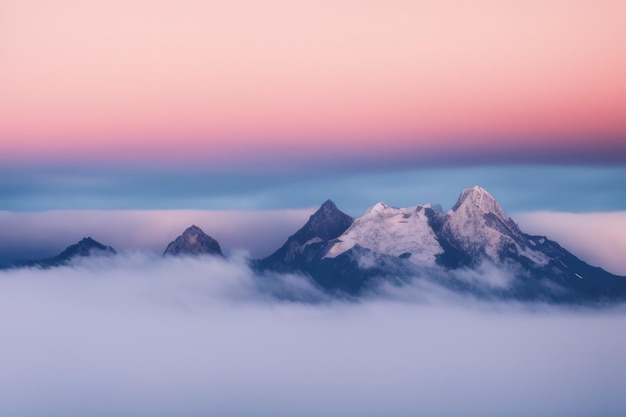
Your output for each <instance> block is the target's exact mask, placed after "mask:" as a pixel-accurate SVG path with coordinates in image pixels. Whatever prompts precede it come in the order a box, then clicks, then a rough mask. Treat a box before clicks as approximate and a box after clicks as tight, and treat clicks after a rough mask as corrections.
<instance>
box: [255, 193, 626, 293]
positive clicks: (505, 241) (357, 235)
mask: <svg viewBox="0 0 626 417" xmlns="http://www.w3.org/2000/svg"><path fill="white" fill-rule="evenodd" d="M327 203H328V202H327ZM327 203H325V204H327ZM322 207H324V206H322ZM320 211H322V208H320V210H319V211H318V212H317V213H316V214H314V215H313V216H312V218H313V217H314V216H316V215H317V214H318V213H320ZM332 211H333V212H339V210H338V209H337V208H336V207H334V205H333V206H332ZM330 219H331V220H335V217H334V216H331V217H330ZM316 220H317V227H318V228H323V226H322V225H321V223H323V222H324V221H325V220H326V218H325V217H324V216H321V215H320V216H318V217H317V218H316ZM309 222H310V221H309ZM342 226H345V224H343V225H342ZM327 227H328V228H331V229H332V230H333V231H334V232H335V233H333V234H332V236H319V235H315V234H314V233H310V226H309V223H307V225H305V227H303V228H302V229H300V230H299V231H298V232H297V233H296V234H295V235H293V236H292V237H290V238H289V240H287V242H286V243H285V245H283V246H282V247H281V249H279V250H278V251H277V252H276V253H274V254H273V255H271V256H270V257H269V258H266V259H264V260H262V261H260V262H259V265H261V266H262V267H263V268H262V269H265V270H267V269H270V270H278V271H286V270H291V271H299V272H301V273H304V274H306V275H309V276H310V277H311V278H312V279H313V280H314V281H315V282H316V283H317V284H318V285H319V286H320V287H322V288H324V289H326V290H328V291H331V292H338V293H343V294H347V295H351V296H355V295H359V294H361V293H363V292H364V291H368V290H370V289H372V288H373V287H375V286H376V285H377V284H379V283H380V282H381V281H391V282H393V283H398V284H402V283H405V282H408V281H410V280H412V279H415V277H422V278H423V279H426V280H429V281H432V282H434V283H436V284H438V285H443V286H445V287H447V288H449V289H452V290H454V291H460V292H469V293H472V294H475V295H477V296H480V297H488V298H489V297H498V298H514V299H520V300H545V301H557V302H578V301H588V300H594V301H604V300H612V299H616V298H626V278H624V277H618V276H616V275H613V274H610V273H608V272H606V271H604V270H602V269H601V268H597V267H593V266H590V265H588V264H586V263H585V262H583V261H582V260H580V259H578V258H577V257H576V256H574V255H573V254H571V253H570V252H568V251H567V250H565V249H564V248H562V247H561V246H560V245H559V244H558V243H556V242H554V241H551V240H549V239H547V238H546V237H545V236H531V235H527V234H525V233H523V232H522V231H521V230H520V229H519V227H518V226H517V224H516V223H515V222H514V221H513V220H512V219H511V218H510V217H509V216H508V215H507V214H506V213H505V212H504V210H503V209H502V207H501V206H500V204H499V203H498V202H497V201H496V199H495V198H494V197H493V196H492V195H491V194H489V192H487V191H486V190H485V189H483V188H481V187H479V186H476V187H473V188H468V189H465V190H463V191H462V192H461V194H460V196H459V198H458V200H457V202H456V204H454V206H453V207H452V208H451V209H450V210H449V211H448V212H447V213H444V212H443V211H442V210H441V207H440V206H438V205H432V204H424V205H417V206H413V207H409V208H394V207H390V206H388V205H386V204H384V203H377V204H375V205H374V206H372V207H371V208H369V209H368V210H367V211H366V212H365V213H364V214H363V216H361V217H359V218H357V219H355V220H354V221H352V222H351V223H350V224H349V227H346V228H345V230H344V231H343V232H340V228H338V227H335V223H330V224H328V225H327ZM337 232H339V233H337ZM296 236H299V237H301V238H300V239H297V238H296ZM305 238H306V239H308V240H305Z"/></svg>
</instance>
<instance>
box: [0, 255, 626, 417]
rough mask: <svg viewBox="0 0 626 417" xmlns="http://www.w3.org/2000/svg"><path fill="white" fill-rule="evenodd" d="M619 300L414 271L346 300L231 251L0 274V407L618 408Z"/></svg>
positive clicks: (622, 321)
mask: <svg viewBox="0 0 626 417" xmlns="http://www.w3.org/2000/svg"><path fill="white" fill-rule="evenodd" d="M625 311H626V310H625V309H624V308H623V307H621V306H618V307H613V308H611V309H602V310H595V309H586V308H566V307H554V306H549V305H544V304H520V303H514V302H511V303H498V302H480V301H477V300H475V299H472V298H468V297H463V296H460V295H453V294H449V293H447V292H446V291H444V290H442V289H441V288H438V287H436V286H434V285H432V284H428V285H427V284H425V283H423V282H421V281H419V280H417V281H416V282H414V283H413V284H412V285H408V286H405V287H395V286H387V287H383V288H380V289H379V291H377V292H375V293H372V294H370V295H369V296H367V297H365V298H364V299H363V300H360V301H342V300H337V299H333V298H329V297H327V296H326V295H324V294H323V293H322V292H320V291H318V290H317V289H316V288H315V287H314V286H313V285H312V284H311V282H310V281H309V280H308V279H307V278H306V277H302V276H297V275H270V276H255V274H254V273H253V272H252V271H251V270H250V269H249V268H248V267H247V266H246V263H245V259H243V258H242V257H234V258H233V259H231V260H220V259H217V258H197V259H185V258H168V259H163V258H160V257H156V256H154V255H151V254H149V253H126V254H122V255H120V256H117V257H112V258H95V259H82V260H80V261H79V262H78V263H76V264H74V265H72V266H68V267H61V268H53V269H48V270H40V269H27V268H25V269H17V270H9V271H0V315H1V317H2V320H0V333H1V334H2V343H0V369H1V370H2V372H0V414H1V415H12V416H68V415H98V416H139V415H142V416H143V415H151V416H171V415H177V416H198V415H202V416H224V415H228V416H278V417H280V416H293V415H298V416H342V417H343V416H380V415H387V416H414V415H431V416H484V415H507V416H528V415H533V416H556V415H567V416H597V415H602V416H617V415H624V413H625V412H626V399H625V398H624V396H623V387H624V386H626V335H625V334H624V332H623V329H624V328H626V315H625V314H624V312H625Z"/></svg>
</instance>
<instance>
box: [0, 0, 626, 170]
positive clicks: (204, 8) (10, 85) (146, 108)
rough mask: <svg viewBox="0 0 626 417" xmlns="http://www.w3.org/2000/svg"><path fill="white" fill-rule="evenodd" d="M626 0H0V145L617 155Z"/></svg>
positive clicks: (230, 155)
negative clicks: (475, 0) (100, 0)
mask: <svg viewBox="0 0 626 417" xmlns="http://www.w3.org/2000/svg"><path fill="white" fill-rule="evenodd" d="M624 16H626V3H625V2H620V1H608V2H569V1H560V0H541V1H539V0H533V1H527V2H514V3H511V2H491V1H478V2H447V1H400V0H398V1H391V2H390V1H378V0H367V1H354V0H333V1H317V0H316V1H313V0H304V1H280V0H269V1H245V0H233V1H222V2H215V1H197V0H176V1H173V0H112V1H106V2H93V1H75V0H32V1H21V0H2V1H1V2H0V62H1V65H0V91H2V94H0V138H1V140H2V142H1V146H2V148H1V152H0V161H2V163H4V164H9V163H13V164H34V165H37V164H49V163H52V164H54V163H57V164H74V163H78V161H80V162H83V163H84V162H85V161H88V162H90V163H98V164H103V165H106V166H115V164H127V165H133V164H147V165H150V166H162V165H163V164H169V165H173V166H176V167H184V166H188V165H190V164H194V165H211V166H213V167H216V169H218V168H220V169H231V170H237V169H243V168H246V169H249V168H250V165H251V164H252V165H254V166H255V167H257V168H258V169H259V170H261V169H263V170H272V169H277V166H283V165H286V166H287V168H285V169H287V170H288V171H291V170H296V171H297V170H298V167H299V165H300V164H302V163H304V164H309V165H313V166H316V165H319V164H323V162H324V161H329V160H330V161H331V162H333V163H338V161H342V162H343V163H354V164H357V165H359V164H361V165H363V164H365V165H368V164H369V165H376V166H378V165H393V164H394V163H396V162H398V163H403V164H405V165H415V164H421V163H430V164H432V163H437V162H438V161H439V162H446V163H454V162H456V161H458V160H461V161H473V162H481V163H493V162H494V161H495V162H502V161H504V162H535V160H536V159H539V160H541V161H542V162H559V163H564V162H565V163H569V162H572V161H573V162H577V163H618V164H623V163H625V162H626V140H624V138H625V137H626V31H625V30H624ZM286 161H291V162H290V163H289V162H286ZM294 161H295V162H294Z"/></svg>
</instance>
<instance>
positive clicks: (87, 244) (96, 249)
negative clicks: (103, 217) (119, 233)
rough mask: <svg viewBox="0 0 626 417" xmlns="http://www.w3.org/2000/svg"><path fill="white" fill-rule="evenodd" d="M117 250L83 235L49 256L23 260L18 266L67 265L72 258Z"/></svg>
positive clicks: (114, 253) (45, 266)
mask: <svg viewBox="0 0 626 417" xmlns="http://www.w3.org/2000/svg"><path fill="white" fill-rule="evenodd" d="M116 254H117V252H116V251H115V249H113V248H112V247H111V246H106V245H103V244H102V243H100V242H96V241H95V240H93V239H92V238H91V237H85V238H83V239H81V241H80V242H78V243H76V244H74V245H71V246H68V247H67V248H66V249H65V250H64V251H63V252H61V253H60V254H58V255H57V256H53V257H51V258H46V259H40V260H36V261H25V262H23V263H21V264H20V265H18V266H38V267H41V268H51V267H55V266H62V265H68V264H69V263H70V262H71V261H72V260H73V259H75V258H80V257H88V256H113V255H116Z"/></svg>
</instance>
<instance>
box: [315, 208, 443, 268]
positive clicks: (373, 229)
mask: <svg viewBox="0 0 626 417" xmlns="http://www.w3.org/2000/svg"><path fill="white" fill-rule="evenodd" d="M426 208H431V205H429V204H427V205H424V206H414V207H408V208H395V207H390V206H388V205H386V204H385V203H377V204H375V205H374V206H372V207H370V208H369V209H368V210H367V211H366V212H365V214H364V215H363V216H362V217H360V218H358V219H356V220H355V221H354V223H352V226H350V227H349V228H348V230H346V232H345V233H344V234H342V235H341V236H339V238H338V239H337V240H338V241H337V242H336V243H334V244H333V246H332V247H331V248H330V249H329V250H328V252H327V253H326V255H325V257H326V258H335V257H337V256H339V255H341V254H342V253H344V252H346V251H348V250H350V249H352V248H353V247H354V246H355V245H359V246H361V247H363V248H367V249H371V250H373V251H374V252H378V253H384V254H387V255H392V256H402V257H406V258H408V259H409V260H410V261H411V262H414V263H416V264H419V265H422V266H424V265H434V264H435V260H436V255H438V254H440V253H443V249H442V247H441V246H440V245H439V242H438V241H437V238H436V236H435V233H434V232H433V230H432V228H431V227H430V226H429V225H428V218H427V217H426V215H425V213H424V210H425V209H426Z"/></svg>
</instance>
